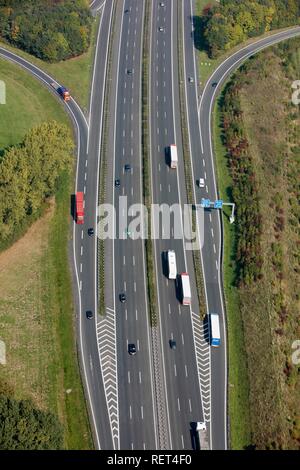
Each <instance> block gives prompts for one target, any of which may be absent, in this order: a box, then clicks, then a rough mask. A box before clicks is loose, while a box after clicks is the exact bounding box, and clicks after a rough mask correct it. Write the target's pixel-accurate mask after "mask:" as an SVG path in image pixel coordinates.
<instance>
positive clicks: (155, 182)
mask: <svg viewBox="0 0 300 470" xmlns="http://www.w3.org/2000/svg"><path fill="white" fill-rule="evenodd" d="M176 5H177V2H173V1H169V0H168V1H165V2H164V6H163V7H162V6H161V5H160V2H159V1H157V0H154V1H153V2H152V21H151V24H152V31H151V51H150V59H151V62H150V63H151V78H150V86H151V95H150V123H151V131H150V136H151V151H150V153H151V166H152V202H153V203H154V204H159V205H161V204H163V203H165V204H167V205H168V206H169V207H171V206H172V205H173V204H177V205H180V206H181V207H182V204H183V203H185V202H186V194H185V178H184V171H183V158H182V144H181V131H180V119H179V116H180V111H179V109H180V108H179V90H178V83H179V82H178V60H177V58H178V53H177V20H178V18H177V8H176ZM161 28H162V30H161ZM170 144H177V148H178V156H179V157H178V159H179V163H178V169H177V170H172V169H170V167H169V164H168V162H167V158H166V149H167V147H168V146H169V145H170ZM163 222H165V220H163ZM176 222H177V224H176ZM176 225H180V226H181V227H182V218H181V214H179V217H178V216H177V217H176V220H175V224H174V223H171V226H170V234H168V233H167V227H165V228H164V230H165V232H161V234H160V237H159V238H158V239H157V240H155V261H156V271H157V290H158V303H159V318H160V328H161V347H162V351H163V359H164V371H165V380H166V395H167V403H168V425H169V433H170V444H171V448H173V449H191V448H192V442H191V436H190V423H191V422H192V421H201V420H203V411H202V405H201V392H200V383H199V378H198V370H197V362H196V354H195V344H194V334H193V322H192V312H194V313H195V316H198V313H199V306H198V302H197V291H196V284H195V279H194V275H193V260H192V256H191V252H190V251H189V252H186V251H185V245H184V243H185V242H184V240H182V238H179V239H175V238H174V234H176V230H177V228H176ZM169 249H171V250H174V251H175V253H176V260H177V271H178V272H179V273H180V272H189V274H190V279H191V286H192V299H193V300H192V306H191V308H190V307H188V306H182V305H181V304H180V302H179V301H178V290H177V289H176V283H175V281H171V280H168V278H167V276H166V267H165V264H166V262H165V253H166V252H167V251H168V250H169ZM170 339H174V340H175V341H176V350H172V349H171V348H170V346H169V340H170ZM206 347H207V346H206ZM175 430H176V431H175Z"/></svg>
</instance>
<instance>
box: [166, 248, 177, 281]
mask: <svg viewBox="0 0 300 470" xmlns="http://www.w3.org/2000/svg"><path fill="white" fill-rule="evenodd" d="M176 276H177V265H176V253H175V251H173V250H169V251H168V277H169V279H176Z"/></svg>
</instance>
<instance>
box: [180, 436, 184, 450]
mask: <svg viewBox="0 0 300 470" xmlns="http://www.w3.org/2000/svg"><path fill="white" fill-rule="evenodd" d="M181 445H182V448H183V449H184V439H183V435H182V434H181Z"/></svg>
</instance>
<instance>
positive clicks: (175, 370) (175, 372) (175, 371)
mask: <svg viewBox="0 0 300 470" xmlns="http://www.w3.org/2000/svg"><path fill="white" fill-rule="evenodd" d="M174 375H175V377H177V368H176V364H174Z"/></svg>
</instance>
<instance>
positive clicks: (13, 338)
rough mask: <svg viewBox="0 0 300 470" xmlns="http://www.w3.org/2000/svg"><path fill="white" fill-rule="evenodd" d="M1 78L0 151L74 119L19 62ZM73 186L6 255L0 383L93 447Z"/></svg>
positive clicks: (0, 281)
mask: <svg viewBox="0 0 300 470" xmlns="http://www.w3.org/2000/svg"><path fill="white" fill-rule="evenodd" d="M0 78H1V80H4V81H5V83H6V88H7V104H6V105H1V106H0V128H1V134H0V149H2V150H3V149H4V148H5V147H7V146H9V145H16V144H18V143H19V142H20V141H21V140H22V138H23V136H24V134H25V133H26V131H28V130H29V129H30V128H31V127H33V126H34V125H36V124H38V123H40V122H42V121H45V120H50V119H56V120H57V121H60V122H64V123H68V119H67V115H66V114H65V113H64V111H63V108H62V106H60V105H59V103H58V102H57V101H56V100H55V99H54V97H53V96H52V95H51V94H50V93H49V92H48V91H47V90H46V89H45V88H44V87H42V86H40V85H39V83H38V82H37V81H36V80H35V79H33V78H32V77H30V76H29V75H28V74H27V73H26V72H24V71H23V70H21V69H20V68H19V67H17V66H14V65H11V64H10V63H8V62H6V61H3V60H1V61H0ZM72 190H73V182H72V181H71V179H70V178H67V177H66V176H64V177H62V179H61V182H60V184H59V189H58V191H57V194H56V197H55V201H54V200H53V201H52V203H51V204H50V205H49V208H48V210H47V211H46V213H45V215H44V216H43V217H42V218H41V219H40V220H39V221H37V222H36V223H34V224H33V226H32V227H31V228H30V229H29V230H28V231H27V233H26V234H25V236H24V237H22V238H21V239H20V240H19V241H18V242H16V243H15V244H14V245H13V246H12V247H11V248H9V249H8V250H6V251H4V252H2V253H1V254H0V299H1V300H0V325H1V339H2V340H3V341H5V344H6V349H7V358H6V359H7V364H6V366H1V368H0V382H1V386H2V389H3V388H4V389H8V390H11V393H12V394H13V396H15V397H16V398H17V399H21V398H22V399H24V398H31V399H32V400H33V402H34V404H35V405H36V406H38V407H41V408H42V409H49V410H50V411H52V412H53V413H56V414H57V415H58V417H59V419H60V421H61V422H62V424H63V426H64V436H65V447H66V448H68V449H70V448H73V449H87V448H91V447H92V441H91V436H90V430H89V424H88V420H87V413H86V408H85V401H84V395H83V390H82V384H81V379H80V375H79V369H78V363H77V359H76V347H75V330H74V319H75V315H74V306H73V298H72V289H71V279H70V272H69V268H68V266H69V264H68V254H67V245H68V239H69V227H70V226H69V221H70V215H69V214H70V193H71V192H72ZM66 222H67V223H66ZM5 384H6V385H5ZM67 391H68V393H67Z"/></svg>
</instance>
